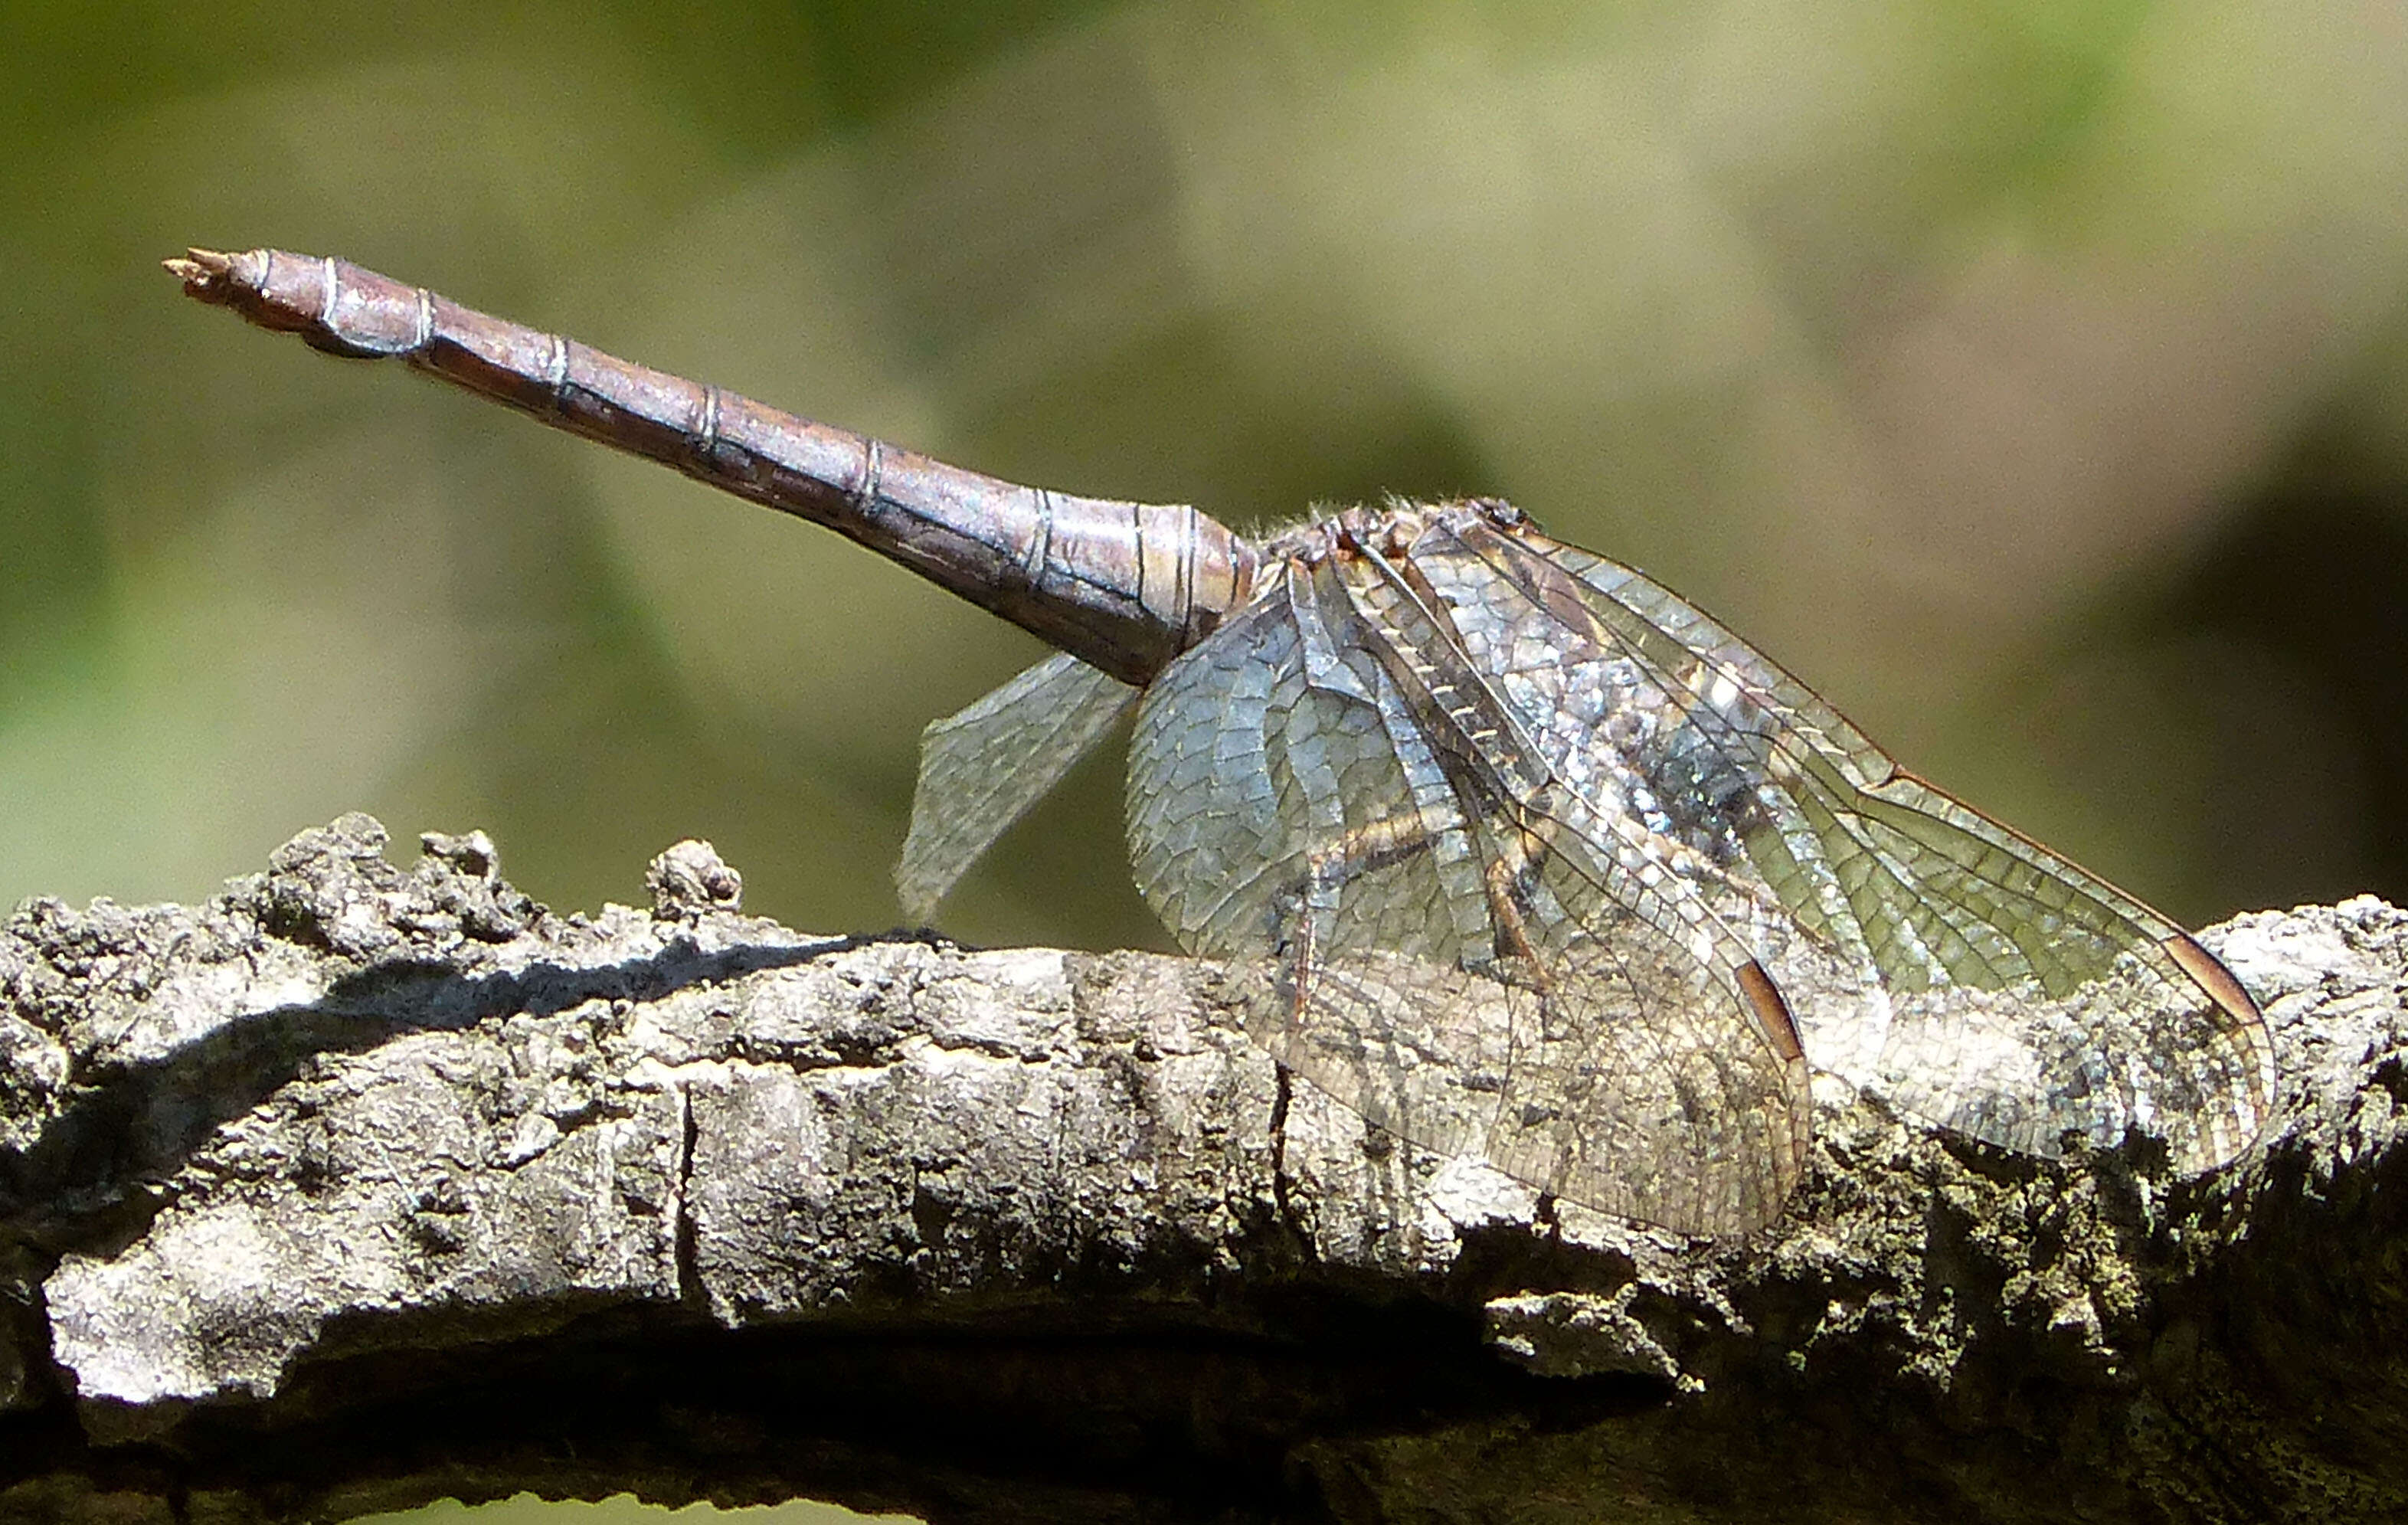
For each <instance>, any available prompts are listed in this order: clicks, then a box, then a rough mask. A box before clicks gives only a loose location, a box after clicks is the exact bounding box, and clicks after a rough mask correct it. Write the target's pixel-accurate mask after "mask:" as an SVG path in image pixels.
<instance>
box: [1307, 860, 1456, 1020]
mask: <svg viewBox="0 0 2408 1525" xmlns="http://www.w3.org/2000/svg"><path fill="white" fill-rule="evenodd" d="M1434 840H1435V839H1434V838H1433V836H1432V835H1431V833H1430V830H1429V828H1428V827H1426V825H1424V823H1423V821H1422V818H1421V815H1420V814H1419V813H1412V814H1398V815H1389V816H1383V817H1382V818H1381V819H1379V820H1376V821H1369V822H1366V823H1365V824H1363V825H1362V826H1358V827H1348V828H1347V829H1346V830H1345V831H1343V832H1341V833H1340V834H1339V835H1338V836H1337V837H1336V838H1335V839H1333V840H1332V841H1331V842H1328V843H1327V844H1326V846H1323V847H1320V848H1318V849H1316V850H1314V851H1313V852H1312V854H1311V855H1309V856H1307V857H1306V858H1305V867H1304V872H1303V873H1302V874H1301V875H1299V876H1298V878H1297V883H1296V884H1295V885H1293V886H1292V887H1291V888H1289V889H1287V890H1285V891H1283V892H1282V893H1281V894H1280V895H1279V896H1278V897H1277V899H1276V901H1275V903H1278V904H1281V905H1283V906H1286V907H1289V908H1290V909H1289V917H1290V918H1292V926H1293V928H1294V929H1293V931H1292V932H1291V933H1290V934H1289V935H1288V936H1287V937H1286V938H1284V939H1283V942H1285V944H1286V947H1287V953H1288V981H1289V988H1290V992H1291V1006H1292V1009H1293V1012H1294V1014H1296V1015H1297V1016H1298V1017H1301V1016H1302V1015H1303V1014H1304V1010H1305V1007H1306V1004H1307V1003H1308V1002H1309V1001H1310V1000H1311V999H1312V973H1313V971H1314V969H1315V968H1316V967H1318V960H1319V957H1320V953H1321V946H1322V943H1323V942H1325V941H1326V936H1327V933H1326V928H1327V927H1328V926H1329V925H1330V924H1332V923H1334V922H1335V921H1336V919H1337V916H1338V895H1339V892H1340V890H1342V889H1344V888H1345V887H1346V885H1348V884H1349V883H1351V882H1352V881H1354V880H1355V879H1359V878H1361V877H1362V876H1363V875H1364V874H1367V873H1371V872H1375V871H1377V870H1381V869H1384V868H1386V867H1388V866H1389V865H1390V864H1394V863H1400V862H1402V861H1404V860H1405V859H1406V858H1408V857H1411V856H1412V855H1414V854H1415V853H1419V852H1422V851H1424V850H1426V849H1427V848H1428V847H1429V846H1430V845H1431V843H1432V842H1433V841H1434Z"/></svg>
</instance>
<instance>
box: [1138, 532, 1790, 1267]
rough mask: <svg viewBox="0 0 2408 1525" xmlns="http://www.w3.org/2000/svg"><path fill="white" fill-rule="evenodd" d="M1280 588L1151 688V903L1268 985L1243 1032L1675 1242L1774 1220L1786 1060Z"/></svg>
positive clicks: (1300, 597) (1142, 856)
mask: <svg viewBox="0 0 2408 1525" xmlns="http://www.w3.org/2000/svg"><path fill="white" fill-rule="evenodd" d="M1288 579H1289V580H1288V583H1287V585H1286V586H1285V587H1284V588H1283V589H1280V590H1278V591H1276V592H1275V593H1273V594H1271V595H1269V596H1267V597H1264V598H1262V599H1260V600H1258V601H1257V602H1256V603H1255V604H1254V605H1253V606H1251V607H1250V608H1249V609H1248V610H1247V611H1245V612H1243V613H1241V614H1240V616H1238V617H1237V618H1235V619H1233V620H1231V621H1229V622H1227V623H1226V624H1225V625H1224V626H1222V627H1221V629H1219V630H1218V631H1216V632H1215V633H1214V634H1213V635H1212V636H1211V637H1210V638H1208V639H1207V640H1205V641H1204V642H1202V643H1201V644H1200V645H1198V646H1197V647H1196V648H1195V649H1194V650H1192V651H1190V652H1189V653H1188V654H1186V655H1184V656H1183V657H1181V658H1180V659H1179V660H1178V661H1177V662H1175V663H1173V664H1172V666H1171V667H1170V668H1169V669H1168V670H1166V671H1165V673H1164V674H1163V675H1162V677H1161V678H1160V679H1158V680H1157V681H1156V682H1155V683H1154V685H1153V686H1152V687H1151V688H1149V689H1148V690H1147V694H1146V698H1145V701H1144V706H1143V708H1142V709H1141V710H1140V714H1139V718H1138V726H1137V730H1136V733H1135V735H1134V736H1133V738H1132V740H1131V743H1130V772H1129V807H1130V808H1129V836H1130V845H1131V857H1132V861H1133V862H1134V864H1135V866H1136V870H1137V878H1138V883H1139V887H1140V889H1141V890H1142V891H1143V892H1144V893H1145V895H1146V898H1147V899H1148V900H1149V901H1150V902H1151V903H1152V904H1153V905H1154V908H1155V910H1156V911H1157V913H1158V914H1161V915H1162V917H1163V919H1164V921H1165V922H1166V923H1167V924H1168V926H1169V927H1170V928H1171V929H1172V931H1173V932H1174V933H1175V934H1176V935H1177V936H1178V937H1179V939H1180V941H1181V942H1182V943H1183V945H1185V946H1187V947H1189V948H1190V949H1191V950H1193V951H1196V952H1198V953H1203V954H1209V955H1216V956H1221V957H1234V958H1239V959H1243V960H1248V961H1249V963H1250V965H1251V967H1253V968H1254V969H1256V970H1259V971H1269V974H1270V978H1269V980H1268V981H1267V982H1266V985H1265V987H1264V988H1263V989H1262V990H1260V991H1259V992H1258V993H1257V996H1256V999H1255V1000H1253V1001H1252V1002H1251V1003H1250V1006H1249V1013H1248V1029H1249V1031H1250V1032H1251V1033H1252V1034H1253V1035H1254V1037H1255V1038H1256V1040H1257V1041H1258V1042H1260V1043H1263V1044H1264V1046H1265V1047H1266V1048H1268V1049H1269V1051H1270V1052H1271V1053H1272V1054H1273V1055H1274V1056H1275V1057H1278V1058H1280V1059H1281V1061H1282V1062H1283V1063H1284V1064H1286V1065H1287V1066H1288V1067H1289V1068H1290V1069H1291V1070H1293V1071H1294V1072H1296V1073H1297V1074H1298V1075H1300V1076H1301V1077H1303V1078H1304V1079H1306V1080H1307V1081H1309V1082H1311V1083H1312V1084H1313V1085H1315V1086H1318V1087H1320V1088H1322V1089H1323V1090H1326V1091H1327V1092H1328V1093H1329V1094H1331V1095H1332V1096H1334V1097H1335V1098H1337V1099H1338V1100H1339V1101H1341V1102H1343V1103H1345V1104H1346V1105H1348V1106H1350V1107H1352V1108H1354V1109H1355V1110H1356V1111H1358V1112H1360V1113H1361V1114H1363V1115H1365V1116H1366V1117H1368V1118H1369V1119H1370V1120H1371V1121H1372V1122H1374V1123H1376V1124H1379V1125H1380V1126H1382V1127H1384V1128H1387V1129H1391V1130H1392V1131H1394V1132H1396V1133H1398V1135H1399V1136H1401V1137H1403V1138H1405V1139H1407V1140H1409V1141H1411V1142H1412V1143H1414V1144H1420V1145H1422V1146H1424V1147H1426V1148H1429V1149H1433V1150H1438V1151H1441V1152H1447V1153H1455V1152H1472V1151H1479V1152H1484V1153H1485V1154H1486V1156H1487V1157H1488V1158H1490V1159H1491V1160H1492V1161H1494V1162H1495V1163H1497V1164H1498V1166H1499V1167H1500V1168H1502V1169H1504V1170H1506V1171H1507V1172H1509V1173H1512V1174H1513V1175H1515V1176H1517V1177H1519V1178H1520V1179H1523V1180H1525V1181H1527V1182H1529V1183H1530V1184H1532V1185H1535V1186H1538V1187H1541V1188H1542V1189H1545V1190H1549V1191H1553V1192H1556V1193H1558V1194H1561V1195H1563V1196H1566V1197H1569V1198H1570V1199H1572V1200H1574V1201H1582V1202H1584V1203H1586V1204H1588V1205H1591V1206H1595V1207H1598V1208H1601V1209H1604V1210H1606V1211H1610V1212H1615V1213H1619V1214H1623V1215H1625V1216H1631V1217H1636V1218H1641V1219H1644V1220H1647V1221H1650V1222H1656V1223H1660V1224H1663V1225H1665V1226H1667V1227H1671V1228H1676V1229H1680V1230H1686V1231H1692V1232H1705V1233H1715V1232H1734V1231H1739V1230H1745V1229H1749V1228H1753V1227H1756V1226H1758V1225H1760V1224H1762V1223H1764V1222H1766V1221H1768V1220H1769V1219H1770V1217H1771V1216H1773V1214H1774V1213H1776V1212H1777V1211H1778V1210H1779V1207H1780V1203H1781V1201H1782V1199H1783V1198H1784V1196H1785V1194H1786V1192H1787V1191H1788V1189H1789V1187H1790V1186H1791V1185H1792V1184H1794V1182H1795V1181H1796V1179H1797V1175H1798V1172H1799V1164H1800V1156H1801V1155H1802V1151H1803V1144H1804V1131H1803V1129H1804V1121H1805V1116H1806V1100H1805V1094H1804V1071H1803V1065H1802V1063H1801V1062H1799V1061H1798V1059H1797V1055H1796V1054H1795V1052H1794V1050H1793V1051H1792V1052H1791V1053H1790V1054H1789V1055H1788V1056H1786V1057H1782V1056H1778V1055H1774V1054H1771V1053H1770V1052H1768V1050H1767V1048H1766V1045H1765V1044H1764V1043H1763V1042H1762V1041H1761V1039H1760V1037H1759V1036H1758V1034H1757V1032H1756V1014H1755V1013H1754V1011H1753V1010H1752V1009H1750V1008H1749V1006H1748V1005H1747V1000H1748V998H1747V996H1746V995H1745V994H1744V993H1743V992H1742V991H1740V990H1737V989H1733V988H1727V987H1726V986H1725V985H1723V984H1722V983H1721V982H1720V981H1719V980H1718V979H1717V978H1716V977H1715V976H1714V975H1713V973H1712V972H1711V971H1709V970H1708V969H1707V968H1706V967H1705V966H1704V965H1703V964H1701V963H1700V962H1699V960H1698V959H1697V958H1696V957H1694V956H1693V954H1692V953H1691V952H1690V950H1689V949H1688V948H1687V947H1685V946H1684V944H1682V943H1681V942H1677V941H1675V940H1673V939H1670V938H1668V937H1665V936H1664V935H1663V934H1661V933H1660V932H1658V931H1657V930H1656V928H1653V927H1651V926H1648V925H1646V924H1644V923H1641V922H1638V921H1636V920H1635V919H1634V918H1629V917H1627V916H1624V915H1621V914H1619V913H1618V912H1614V913H1613V914H1611V915H1609V914H1607V913H1606V912H1604V911H1600V910H1599V908H1598V902H1599V901H1600V900H1601V899H1602V897H1601V894H1600V892H1598V891H1597V890H1596V889H1595V888H1594V887H1593V886H1590V885H1587V884H1586V882H1585V881H1582V880H1579V879H1578V878H1577V876H1576V875H1570V871H1569V870H1566V869H1565V868H1563V867H1562V866H1561V865H1551V864H1549V863H1548V862H1547V861H1546V860H1545V859H1544V856H1543V855H1541V856H1538V857H1532V856H1529V855H1528V854H1527V851H1526V847H1527V844H1526V843H1525V842H1524V834H1523V833H1522V831H1521V829H1520V828H1519V827H1517V826H1516V825H1515V824H1514V822H1513V818H1512V809H1511V802H1510V801H1508V800H1506V799H1503V798H1499V797H1498V795H1497V794H1496V792H1495V791H1494V789H1493V788H1491V787H1490V786H1489V785H1487V784H1484V783H1483V781H1482V779H1481V776H1480V775H1479V774H1478V772H1477V771H1476V770H1472V769H1469V768H1468V767H1466V766H1464V765H1463V764H1462V762H1461V760H1460V759H1453V758H1450V757H1448V756H1445V755H1441V749H1442V745H1443V743H1442V742H1441V741H1435V740H1433V738H1432V736H1431V734H1430V732H1429V730H1428V728H1427V727H1426V726H1425V725H1424V724H1423V722H1422V720H1421V719H1419V718H1417V717H1416V715H1415V713H1414V711H1413V708H1412V704H1411V703H1410V702H1409V700H1408V699H1407V698H1406V696H1405V695H1404V693H1403V692H1402V690H1401V689H1400V687H1399V686H1398V683H1396V682H1395V681H1394V680H1393V678H1392V676H1391V674H1390V672H1389V670H1388V669H1387V668H1386V667H1385V666H1384V665H1383V662H1382V661H1381V660H1379V659H1378V658H1377V657H1376V656H1375V655H1373V652H1372V647H1373V644H1374V642H1375V641H1376V639H1377V638H1376V635H1375V634H1374V633H1373V632H1370V631H1369V630H1366V629H1363V628H1360V627H1356V626H1350V625H1348V624H1347V623H1346V622H1348V621H1349V620H1351V619H1352V616H1351V614H1350V613H1349V612H1348V609H1347V606H1346V604H1345V601H1344V599H1343V597H1342V595H1340V596H1333V595H1332V592H1331V589H1330V588H1329V586H1328V585H1327V583H1326V579H1325V580H1322V581H1315V580H1313V579H1312V574H1311V573H1309V572H1308V571H1306V570H1305V569H1302V568H1292V569H1291V570H1290V572H1289V574H1288ZM1333 662H1334V663H1335V664H1336V667H1332V666H1331V664H1332V663H1333ZM1567 897H1569V899H1570V900H1571V901H1572V902H1573V905H1572V906H1567V905H1566V904H1565V903H1564V901H1565V899H1566V898H1567ZM1600 920H1608V921H1611V923H1612V925H1611V926H1610V927H1608V928H1606V929H1605V930H1604V931H1603V932H1602V933H1600V931H1599V929H1598V923H1599V921H1600ZM1507 921H1510V922H1511V923H1512V926H1510V927H1508V926H1507V925H1505V922H1507ZM1500 948H1502V949H1504V950H1506V951H1505V952H1504V953H1503V954H1502V955H1501V956H1500ZM1467 966H1468V967H1467ZM1768 988H1769V986H1768ZM1776 999H1777V998H1776Z"/></svg>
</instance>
